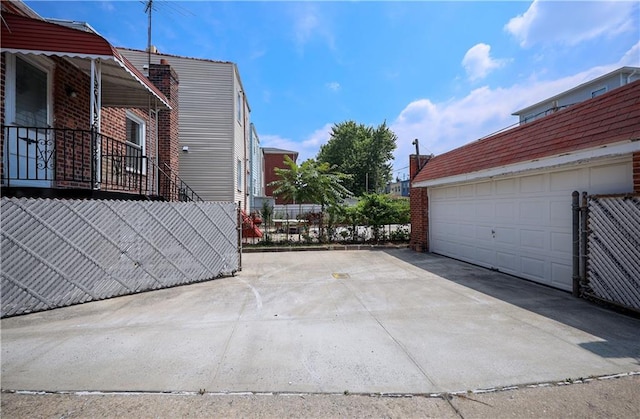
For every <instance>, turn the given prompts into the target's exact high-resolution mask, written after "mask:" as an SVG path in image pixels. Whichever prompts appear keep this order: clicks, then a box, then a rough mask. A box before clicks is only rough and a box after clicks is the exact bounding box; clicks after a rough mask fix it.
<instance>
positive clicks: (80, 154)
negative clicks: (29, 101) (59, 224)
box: [2, 125, 202, 201]
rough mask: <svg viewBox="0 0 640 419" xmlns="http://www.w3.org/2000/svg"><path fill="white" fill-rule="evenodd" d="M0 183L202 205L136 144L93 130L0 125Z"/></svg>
mask: <svg viewBox="0 0 640 419" xmlns="http://www.w3.org/2000/svg"><path fill="white" fill-rule="evenodd" d="M2 144H3V147H2V185H3V186H5V187H35V188H52V189H91V190H103V191H111V192H122V193H130V194H138V195H144V196H147V197H154V198H159V199H165V200H170V201H202V199H201V198H200V197H199V196H198V195H197V194H196V193H195V191H193V189H191V188H190V187H189V186H188V185H187V184H186V183H185V182H184V181H183V180H182V179H180V177H179V176H178V175H177V174H176V173H174V172H173V171H172V170H171V168H170V167H169V166H168V165H166V164H164V165H163V166H162V168H161V167H160V166H159V165H158V164H157V162H156V161H155V159H153V158H149V157H147V156H145V155H144V153H143V150H142V148H141V147H140V146H138V145H136V144H132V143H128V142H126V141H121V140H116V139H114V138H111V137H109V136H106V135H104V134H101V133H97V132H95V131H92V130H80V129H69V128H42V127H18V126H5V125H3V126H2Z"/></svg>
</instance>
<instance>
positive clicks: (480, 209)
mask: <svg viewBox="0 0 640 419" xmlns="http://www.w3.org/2000/svg"><path fill="white" fill-rule="evenodd" d="M512 173H513V172H512ZM574 190H578V191H587V192H588V193H590V194H604V193H606V194H611V193H626V192H629V191H631V190H633V176H632V158H631V156H630V155H626V156H623V157H618V158H609V159H599V160H596V161H592V162H589V163H584V162H583V163H581V164H579V165H578V164H573V165H570V166H568V167H561V168H558V167H555V168H554V169H539V170H536V171H528V172H526V174H522V175H502V176H494V177H493V178H489V179H486V178H485V179H483V180H477V181H470V182H465V183H457V184H443V185H438V184H437V180H436V181H434V182H431V186H430V187H429V188H428V202H429V211H428V214H429V222H428V225H429V227H430V228H429V243H430V246H429V247H430V251H431V252H433V253H438V254H442V255H445V256H450V257H453V258H456V259H460V260H464V261H467V262H471V263H474V264H477V265H480V266H484V267H487V268H490V269H496V270H498V271H500V272H505V273H509V274H512V275H515V276H519V277H522V278H526V279H529V280H533V281H536V282H539V283H543V284H546V285H550V286H553V287H556V288H560V289H563V290H567V291H570V290H571V285H572V280H571V274H572V254H571V250H572V245H571V244H572V243H571V237H572V232H571V219H572V213H571V193H572V192H573V191H574Z"/></svg>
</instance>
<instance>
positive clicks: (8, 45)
mask: <svg viewBox="0 0 640 419" xmlns="http://www.w3.org/2000/svg"><path fill="white" fill-rule="evenodd" d="M2 19H3V24H2V40H1V47H2V67H1V69H2V91H1V96H2V105H1V106H2V121H1V122H2V138H1V142H2V144H1V146H2V147H1V149H2V162H1V164H2V167H1V172H2V186H3V187H2V194H3V195H5V196H32V197H75V198H109V197H111V198H121V199H140V198H144V199H147V198H157V199H166V200H179V199H182V200H185V199H195V198H196V197H195V196H194V195H193V194H192V193H190V190H189V188H188V187H187V186H186V185H184V184H183V183H181V182H180V179H179V177H178V176H177V174H178V170H179V167H178V161H177V156H178V151H177V147H178V145H177V128H178V127H177V119H176V116H175V114H176V112H177V104H178V102H177V100H178V79H177V75H176V74H175V72H174V71H173V70H172V69H171V68H170V66H168V65H166V64H163V63H161V64H157V65H154V66H152V67H151V68H150V69H149V78H147V76H146V75H144V74H142V73H141V72H139V71H138V70H136V69H135V67H134V66H133V65H131V64H130V63H129V62H128V61H127V60H126V59H125V58H124V57H122V56H121V55H120V54H119V53H118V51H117V50H116V49H115V48H114V47H113V46H112V45H111V44H109V42H108V41H106V40H105V39H104V38H103V37H101V36H100V35H99V34H97V33H96V32H95V31H94V30H93V29H92V28H91V27H90V26H89V25H87V24H84V23H79V22H70V21H59V20H51V21H48V20H46V19H44V18H41V17H40V16H38V15H37V14H35V12H33V11H32V10H31V9H29V8H28V7H27V6H26V5H24V3H22V2H8V1H2ZM149 79H151V80H152V81H153V82H152V81H150V80H149Z"/></svg>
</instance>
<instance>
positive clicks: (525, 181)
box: [520, 175, 546, 194]
mask: <svg viewBox="0 0 640 419" xmlns="http://www.w3.org/2000/svg"><path fill="white" fill-rule="evenodd" d="M545 178H546V176H545V175H535V176H524V177H522V178H520V192H522V193H527V194H530V193H536V192H543V191H544V190H545V189H546V188H545Z"/></svg>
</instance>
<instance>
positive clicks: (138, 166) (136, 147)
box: [126, 112, 145, 173]
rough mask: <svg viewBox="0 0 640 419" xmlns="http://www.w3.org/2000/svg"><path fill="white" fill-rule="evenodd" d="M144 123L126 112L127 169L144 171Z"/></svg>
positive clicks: (137, 171)
mask: <svg viewBox="0 0 640 419" xmlns="http://www.w3.org/2000/svg"><path fill="white" fill-rule="evenodd" d="M144 130H145V123H144V121H143V120H142V119H140V118H138V117H137V116H135V115H133V114H131V113H129V112H127V156H126V161H127V170H129V171H132V172H136V173H144V172H145V165H144V164H143V160H144V144H145V141H144V139H145V136H144Z"/></svg>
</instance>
